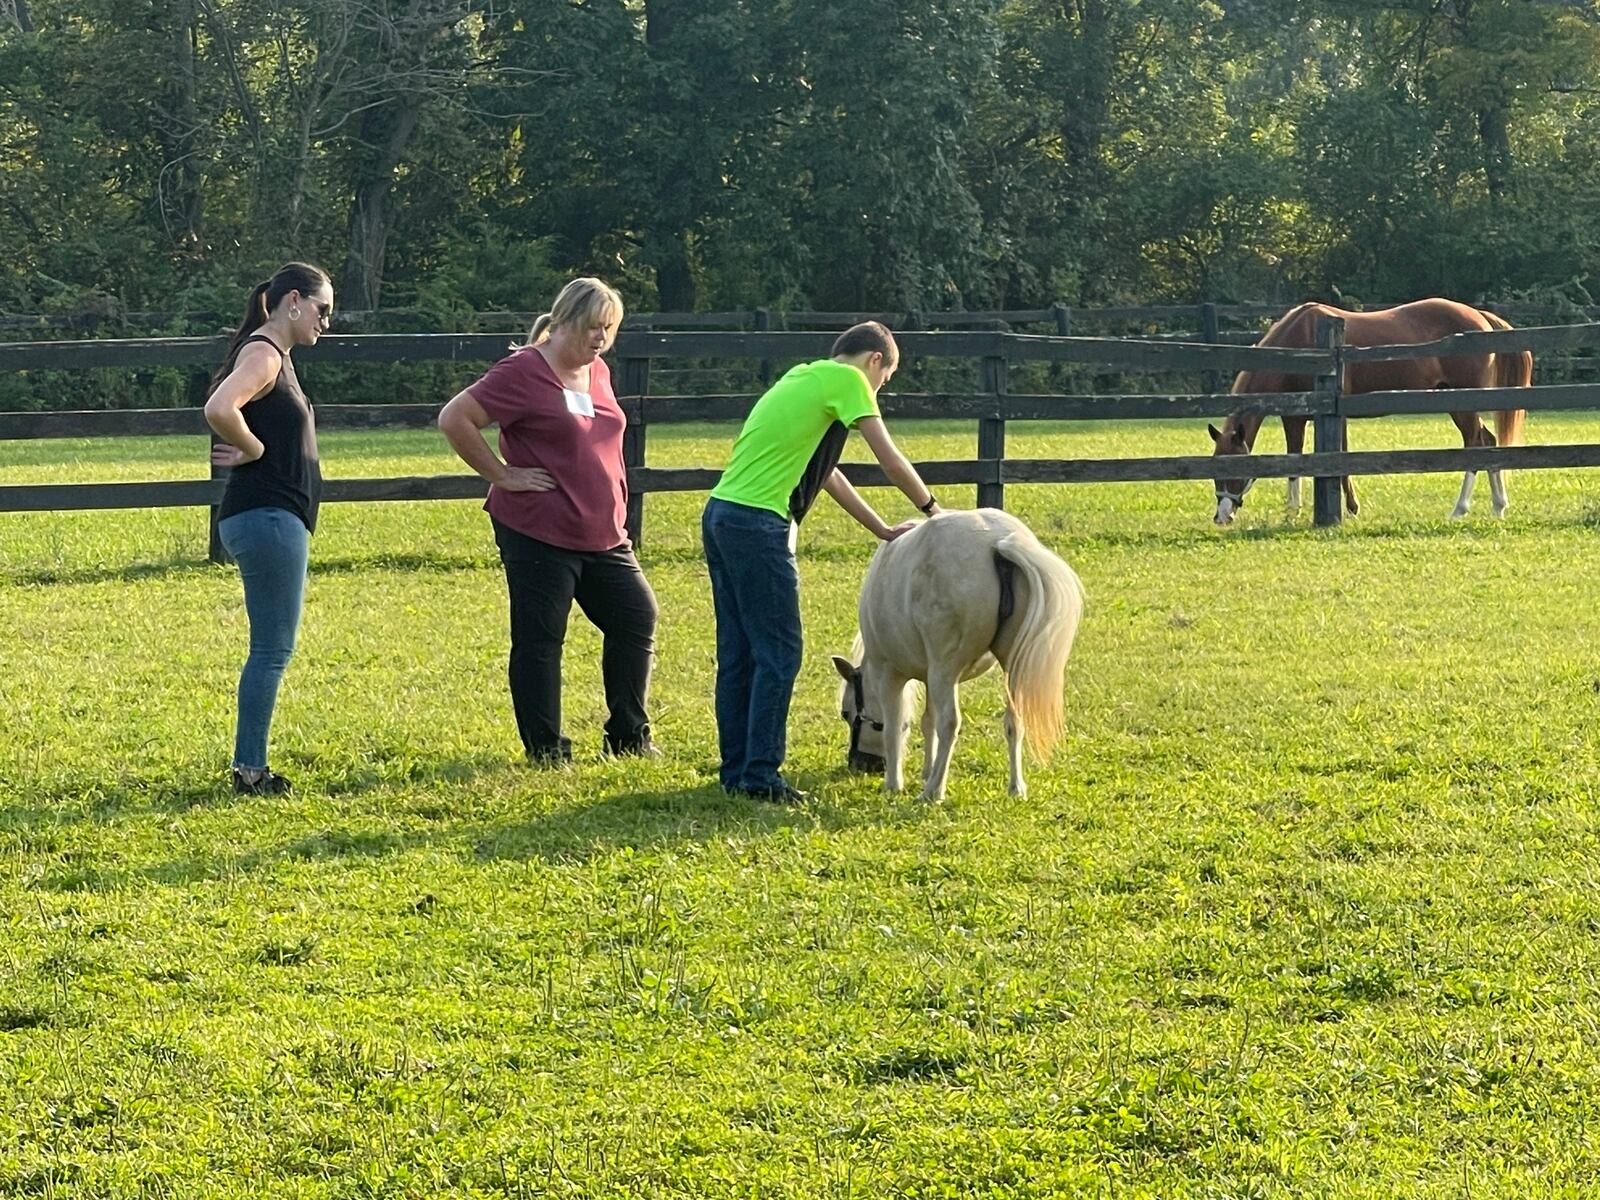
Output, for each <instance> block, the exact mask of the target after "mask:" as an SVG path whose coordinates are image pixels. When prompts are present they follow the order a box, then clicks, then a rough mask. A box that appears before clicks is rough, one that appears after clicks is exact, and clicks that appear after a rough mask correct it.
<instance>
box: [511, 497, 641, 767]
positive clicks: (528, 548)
mask: <svg viewBox="0 0 1600 1200" xmlns="http://www.w3.org/2000/svg"><path fill="white" fill-rule="evenodd" d="M491 520H493V518H491ZM494 536H495V541H496V542H497V543H498V544H499V547H500V561H501V562H502V564H504V566H505V571H506V585H507V587H508V589H509V590H510V595H511V667H510V679H511V705H512V708H513V709H514V710H515V712H516V715H517V731H518V732H519V733H520V734H521V735H522V745H523V748H524V749H525V750H526V751H527V753H528V757H529V758H530V759H532V760H534V761H538V762H549V761H553V760H561V759H567V758H570V757H571V756H572V743H571V741H570V740H569V739H567V738H566V737H564V736H562V733H561V648H562V644H563V643H564V642H565V641H566V636H567V616H568V614H569V613H570V612H571V611H572V603H573V601H574V600H576V601H577V603H578V607H579V608H580V609H582V610H583V615H584V616H586V617H588V618H589V620H590V621H591V622H592V623H593V624H594V626H595V628H596V629H598V630H599V631H600V633H601V635H602V636H603V638H604V642H603V645H602V649H601V656H600V675H601V679H602V681H603V683H604V685H605V693H606V708H607V710H608V712H609V714H610V715H609V718H608V719H607V721H606V726H605V748H606V749H607V750H609V751H611V752H613V753H618V754H627V753H634V752H637V751H639V750H642V749H645V748H646V747H648V746H649V744H650V718H649V715H648V713H647V712H646V704H647V702H648V700H649V695H650V668H651V665H652V663H653V661H654V659H655V631H656V615H657V608H656V597H655V593H654V592H652V591H651V590H650V584H649V582H648V581H647V580H646V579H645V577H644V572H643V571H641V570H640V569H639V562H638V560H637V559H635V558H634V556H633V550H632V548H631V547H629V546H617V547H615V548H613V549H611V550H597V551H587V550H564V549H562V548H561V547H559V546H551V545H549V544H547V543H545V542H540V541H537V540H535V539H534V538H531V537H528V536H527V535H525V534H522V533H518V532H517V531H516V530H514V529H512V528H510V527H509V526H507V525H502V524H501V523H500V522H499V521H494Z"/></svg>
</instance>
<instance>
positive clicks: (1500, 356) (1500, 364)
mask: <svg viewBox="0 0 1600 1200" xmlns="http://www.w3.org/2000/svg"><path fill="white" fill-rule="evenodd" d="M1483 317H1484V320H1486V321H1488V322H1489V324H1490V325H1491V326H1493V327H1494V328H1495V329H1510V328H1511V327H1512V326H1511V322H1509V321H1507V320H1506V319H1505V318H1504V317H1502V316H1500V315H1499V314H1498V313H1492V312H1487V311H1484V313H1483ZM1531 383H1533V351H1532V350H1513V351H1512V352H1510V353H1509V354H1507V353H1502V352H1500V351H1496V352H1495V355H1494V385H1495V387H1527V386H1529V385H1530V384H1531ZM1527 417H1528V410H1527V409H1525V408H1507V409H1502V410H1501V411H1499V412H1497V413H1495V415H1494V425H1495V429H1494V435H1495V439H1496V440H1497V441H1498V442H1499V443H1500V445H1502V446H1515V445H1516V444H1517V443H1519V442H1521V441H1522V426H1523V422H1525V421H1526V420H1527Z"/></svg>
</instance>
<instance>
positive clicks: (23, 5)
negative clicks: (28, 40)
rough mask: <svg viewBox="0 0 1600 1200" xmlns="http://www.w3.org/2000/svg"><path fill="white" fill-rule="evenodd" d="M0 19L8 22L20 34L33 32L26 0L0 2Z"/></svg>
mask: <svg viewBox="0 0 1600 1200" xmlns="http://www.w3.org/2000/svg"><path fill="white" fill-rule="evenodd" d="M0 17H4V18H5V19H6V20H8V21H10V22H11V24H13V25H15V26H16V27H17V30H18V32H20V33H32V32H33V16H32V14H31V13H29V12H28V0H0Z"/></svg>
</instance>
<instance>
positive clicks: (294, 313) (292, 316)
mask: <svg viewBox="0 0 1600 1200" xmlns="http://www.w3.org/2000/svg"><path fill="white" fill-rule="evenodd" d="M299 319H300V306H299V305H298V304H291V305H290V306H289V320H291V321H298V320H299Z"/></svg>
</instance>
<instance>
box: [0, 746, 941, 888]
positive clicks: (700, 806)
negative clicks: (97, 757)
mask: <svg viewBox="0 0 1600 1200" xmlns="http://www.w3.org/2000/svg"><path fill="white" fill-rule="evenodd" d="M491 767H492V769H491ZM507 771H512V772H526V768H524V767H522V766H520V765H512V766H508V765H507V764H506V763H505V761H504V760H503V759H492V760H491V759H484V760H463V761H456V760H452V761H449V762H445V763H433V764H422V765H421V766H420V767H419V769H416V770H412V771H410V772H407V773H406V776H405V778H403V779H397V778H396V777H394V776H392V775H391V776H384V777H381V778H379V777H374V778H373V779H371V780H366V781H362V782H360V783H352V781H349V780H346V781H343V786H340V787H333V788H322V789H317V790H316V791H311V790H310V789H307V790H306V791H305V792H303V793H301V794H300V795H299V796H297V797H296V798H295V801H294V802H295V803H301V802H303V801H304V800H305V799H306V798H307V797H315V796H333V795H344V794H350V793H352V792H356V791H361V790H365V789H366V788H368V787H373V788H376V787H382V786H387V785H390V784H402V785H403V784H405V783H415V782H418V781H421V782H427V781H429V780H439V779H446V778H448V779H450V780H451V781H452V782H454V783H456V784H461V783H470V782H471V781H472V780H473V779H475V778H476V777H478V775H479V774H483V775H485V776H491V775H494V774H497V773H499V774H503V773H505V772H507ZM541 776H542V773H541V772H526V779H525V780H523V781H519V787H518V789H517V791H518V793H520V794H521V795H522V796H524V797H526V798H527V801H531V804H527V807H529V808H532V809H535V810H537V809H541V808H543V811H531V812H527V813H526V815H513V816H510V817H507V818H501V819H497V820H494V821H491V822H487V823H486V822H483V821H482V820H477V821H474V820H470V819H458V818H457V816H456V811H455V808H454V805H453V804H452V799H451V796H450V795H449V794H447V793H446V794H441V795H438V796H434V797H429V798H427V799H426V800H425V802H423V803H420V804H411V805H409V806H408V813H409V815H410V816H411V817H418V818H421V819H422V820H423V821H425V822H429V823H430V824H429V827H426V828H416V827H414V826H413V827H410V828H396V827H394V826H393V825H386V826H381V827H369V828H361V827H359V826H358V825H356V824H353V823H351V822H344V823H337V822H330V824H329V825H328V826H326V827H323V828H313V829H311V830H309V831H307V830H306V829H305V827H304V825H302V826H301V828H300V830H299V831H297V834H296V836H293V837H291V838H289V839H288V840H283V841H277V842H275V843H274V844H269V845H258V846H256V847H254V848H250V849H246V850H244V852H242V853H237V854H232V855H230V854H226V853H220V854H197V855H193V856H191V857H182V858H173V859H169V860H166V861H159V862H149V861H146V862H145V863H143V864H138V865H129V864H125V863H122V862H118V861H117V860H116V859H115V858H114V857H112V856H111V855H109V854H105V853H91V854H88V855H80V854H78V853H76V852H74V851H72V850H71V849H70V846H71V844H72V842H73V841H74V839H73V838H72V837H71V836H70V833H69V831H70V828H71V826H72V825H74V824H77V823H80V822H100V821H102V820H104V819H105V818H106V817H108V816H110V815H113V814H114V815H129V816H139V815H144V816H149V815H151V814H161V813H171V814H173V815H179V816H181V815H182V813H183V812H185V811H190V810H194V809H201V808H205V809H212V810H218V809H221V808H223V807H224V806H231V807H234V808H237V809H239V810H240V811H241V812H242V813H248V812H249V811H251V808H252V806H253V807H255V808H259V809H260V810H261V811H263V812H264V813H265V812H268V811H271V810H272V809H274V808H275V807H276V806H278V805H280V804H281V802H280V801H279V800H278V799H277V798H274V797H256V796H236V795H234V794H233V793H232V792H231V791H230V790H228V789H227V788H226V786H224V785H222V784H220V783H219V784H216V785H211V784H207V785H203V786H196V787H193V788H186V789H178V790H174V789H172V788H170V787H167V788H159V789H158V788H152V789H148V790H142V789H139V788H137V787H135V788H131V789H129V790H127V791H118V790H116V789H112V790H109V791H108V790H106V789H105V787H104V785H103V783H101V784H100V785H99V786H98V787H97V788H96V790H95V791H94V793H93V795H92V797H91V796H88V795H85V794H83V793H81V792H80V793H78V794H76V795H75V796H73V797H72V798H71V799H70V800H67V801H64V802H63V803H62V804H61V805H60V806H57V807H51V805H50V802H49V801H48V800H47V801H46V802H45V803H44V804H29V805H26V806H20V805H18V806H11V807H7V808H0V832H16V833H19V834H20V835H21V842H22V845H23V848H24V850H25V851H30V850H31V851H33V852H36V853H37V854H39V855H41V856H51V857H53V858H55V861H54V862H52V863H50V865H49V866H48V867H47V868H46V869H45V870H44V871H43V872H42V873H41V874H39V875H38V876H37V877H36V878H35V879H34V880H33V881H32V882H31V884H30V886H31V887H34V888H38V889H42V890H46V891H53V892H106V891H113V890H121V889H126V888H128V887H131V886H132V887H136V886H138V885H139V884H141V883H153V884H157V885H159V886H167V887H183V886H188V885H192V884H197V883H205V882H208V881H217V880H228V879H234V878H238V877H240V876H248V875H259V874H262V873H266V872H271V871H274V870H278V869H280V868H283V867H290V866H293V865H295V864H314V863H335V862H340V861H348V860H362V859H366V860H374V859H382V858H387V857H390V856H395V855H401V854H405V853H408V852H410V851H413V850H417V849H422V848H429V849H434V850H444V851H446V852H448V853H451V854H453V855H456V856H458V857H459V858H460V859H461V860H463V861H466V862H479V863H491V862H504V861H513V862H531V861H542V862H546V863H550V864H553V865H575V864H583V863H587V862H591V861H594V860H597V859H602V858H605V857H607V856H609V855H611V854H615V853H618V852H622V851H631V852H649V851H652V850H656V849H663V848H667V849H671V848H681V847H683V846H685V845H689V844H705V843H709V842H712V841H722V842H727V841H740V842H744V841H748V842H754V841H760V840H762V839H765V838H768V837H771V836H774V835H777V834H779V833H780V832H784V831H801V832H804V831H809V830H817V829H824V830H833V829H840V828H845V827H849V826H852V825H857V824H860V823H862V822H863V821H865V822H868V823H885V822H887V823H894V824H898V823H902V822H907V821H910V822H914V821H916V820H917V819H919V816H920V814H921V812H922V808H921V806H920V805H917V804H915V803H909V802H907V803H900V802H898V801H891V802H889V803H888V804H887V805H877V804H874V805H870V806H867V807H866V808H865V809H861V808H857V807H847V806H846V805H847V804H848V801H846V800H845V799H844V798H843V797H840V798H839V799H838V800H835V799H834V798H833V797H832V796H831V795H830V793H832V792H833V790H834V789H833V788H832V787H831V786H829V785H830V784H831V782H832V781H833V780H834V778H835V777H837V779H838V781H839V782H841V783H843V782H845V781H847V780H850V781H855V780H859V779H860V778H861V777H859V776H854V775H849V774H848V773H847V772H845V771H843V770H842V769H840V770H839V771H838V772H836V773H831V774H828V775H820V776H810V777H806V778H803V779H802V780H801V782H802V783H803V784H807V785H810V786H812V787H816V786H818V785H821V786H822V789H823V794H822V795H820V796H814V797H813V799H811V800H809V801H807V802H805V803H803V804H800V805H796V806H789V805H783V804H775V803H770V802H766V801H761V800H755V799H751V798H748V797H739V796H729V795H727V794H726V793H724V792H723V790H722V788H721V787H720V786H719V785H718V784H717V783H715V782H714V781H712V782H707V783H704V784H699V785H695V786H687V787H684V786H680V787H669V788H664V789H640V788H637V787H635V788H633V789H631V790H622V791H615V792H597V793H594V794H591V795H588V796H585V795H572V796H568V797H565V798H560V799H555V800H554V802H553V803H552V804H551V805H550V806H549V807H545V806H544V805H542V804H541V803H540V801H539V796H540V792H541V790H542V788H545V787H548V786H549V785H550V784H551V783H553V782H554V781H551V780H548V779H545V778H542V777H541ZM576 782H580V783H581V782H585V781H583V780H581V777H580V779H579V780H578V781H576ZM596 783H597V784H600V785H601V786H604V785H603V781H596ZM63 790H69V791H70V790H71V786H70V785H69V786H68V788H66V789H63ZM462 803H463V806H466V805H467V804H469V803H470V801H462ZM514 806H515V805H514ZM57 831H59V832H60V835H61V836H58V834H57Z"/></svg>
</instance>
